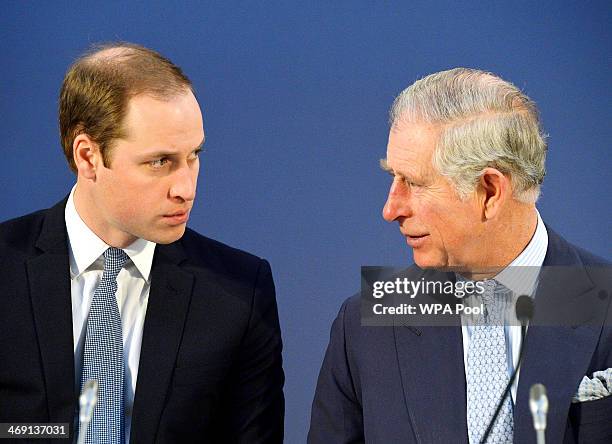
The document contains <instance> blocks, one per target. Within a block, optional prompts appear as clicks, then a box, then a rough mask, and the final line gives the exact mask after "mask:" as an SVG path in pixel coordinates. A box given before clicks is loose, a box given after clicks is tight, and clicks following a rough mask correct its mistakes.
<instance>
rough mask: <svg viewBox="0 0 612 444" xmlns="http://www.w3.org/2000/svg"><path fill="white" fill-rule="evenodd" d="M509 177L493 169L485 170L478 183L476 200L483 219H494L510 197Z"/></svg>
mask: <svg viewBox="0 0 612 444" xmlns="http://www.w3.org/2000/svg"><path fill="white" fill-rule="evenodd" d="M511 194H512V186H511V183H510V177H508V176H506V175H504V174H503V173H502V172H501V171H499V170H497V169H495V168H485V169H484V170H483V172H482V174H481V175H480V180H479V181H478V200H479V203H480V205H481V208H482V212H483V213H482V214H483V218H484V219H485V220H486V219H494V218H495V217H496V216H497V215H498V214H499V213H500V211H501V209H502V207H503V206H504V203H505V202H506V201H507V200H508V199H509V198H510V197H511Z"/></svg>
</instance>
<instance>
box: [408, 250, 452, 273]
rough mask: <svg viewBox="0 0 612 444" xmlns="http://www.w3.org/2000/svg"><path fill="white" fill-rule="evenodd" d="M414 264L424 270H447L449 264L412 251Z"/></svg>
mask: <svg viewBox="0 0 612 444" xmlns="http://www.w3.org/2000/svg"><path fill="white" fill-rule="evenodd" d="M412 257H413V260H414V263H415V264H416V265H417V266H418V267H419V268H422V269H441V268H446V267H447V264H446V263H445V262H444V261H442V260H440V259H439V258H435V257H432V256H430V255H427V254H424V253H423V252H417V251H415V250H413V251H412Z"/></svg>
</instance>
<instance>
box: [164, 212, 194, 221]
mask: <svg viewBox="0 0 612 444" xmlns="http://www.w3.org/2000/svg"><path fill="white" fill-rule="evenodd" d="M164 219H165V220H167V221H168V222H169V223H170V225H179V224H184V223H185V222H187V219H189V211H188V210H181V211H175V212H173V213H169V214H164Z"/></svg>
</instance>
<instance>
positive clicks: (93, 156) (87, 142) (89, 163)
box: [72, 133, 103, 180]
mask: <svg viewBox="0 0 612 444" xmlns="http://www.w3.org/2000/svg"><path fill="white" fill-rule="evenodd" d="M72 156H73V158H74V163H75V165H76V167H77V171H78V175H79V176H80V177H83V178H85V179H89V180H95V179H96V170H97V169H99V168H100V167H101V166H102V165H103V162H102V153H101V152H100V146H99V145H98V144H97V143H96V142H94V141H93V140H92V139H91V138H90V137H89V135H87V134H86V133H81V134H79V135H78V136H76V137H75V138H74V142H73V143H72Z"/></svg>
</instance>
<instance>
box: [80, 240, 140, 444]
mask: <svg viewBox="0 0 612 444" xmlns="http://www.w3.org/2000/svg"><path fill="white" fill-rule="evenodd" d="M127 260H128V256H127V255H126V254H125V252H124V251H123V250H119V249H117V248H114V247H110V248H109V249H107V250H106V251H105V252H104V271H103V273H102V280H101V281H100V283H99V284H98V287H97V288H96V290H95V292H94V295H93V299H92V301H91V308H90V310H89V318H88V320H87V333H86V336H85V348H84V351H83V371H82V373H81V387H83V385H84V384H85V382H86V381H88V380H90V379H95V380H97V381H98V384H99V391H98V403H97V405H96V408H95V410H94V413H93V417H92V420H91V424H90V425H89V428H88V430H87V438H86V442H87V443H104V444H107V443H108V444H121V443H123V441H124V432H123V428H124V424H123V423H124V419H123V418H124V415H123V379H124V368H123V337H122V331H121V316H120V314H119V307H118V305H117V298H116V296H115V294H116V292H117V275H118V274H119V272H120V271H121V269H122V268H123V266H124V265H125V262H126V261H127Z"/></svg>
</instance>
